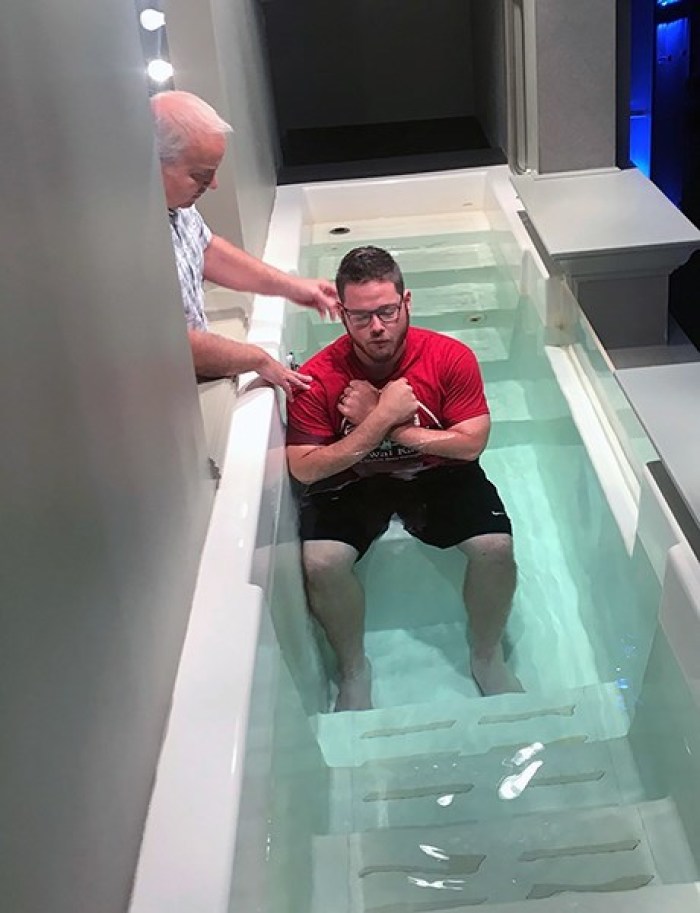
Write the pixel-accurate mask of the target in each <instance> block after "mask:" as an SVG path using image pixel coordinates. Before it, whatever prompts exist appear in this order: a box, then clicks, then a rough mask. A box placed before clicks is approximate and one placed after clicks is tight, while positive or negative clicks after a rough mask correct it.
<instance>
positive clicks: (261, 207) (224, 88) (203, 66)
mask: <svg viewBox="0 0 700 913" xmlns="http://www.w3.org/2000/svg"><path fill="white" fill-rule="evenodd" d="M166 28H167V30H168V43H169V46H170V56H171V60H172V62H173V66H174V67H175V84H176V86H177V88H178V89H186V90H188V91H190V92H195V93H196V94H198V95H201V96H202V97H203V98H205V99H206V100H207V101H208V102H209V103H210V104H212V105H214V107H215V108H216V109H217V111H219V113H220V114H221V116H222V117H223V118H224V119H225V120H227V121H229V123H231V124H232V126H233V127H234V133H233V136H231V137H229V142H228V151H227V153H226V157H225V158H224V161H223V163H222V166H221V169H220V170H219V188H218V190H216V191H211V192H210V193H208V194H206V196H204V197H203V198H202V200H201V203H200V204H198V208H199V209H200V210H201V212H202V214H203V215H204V217H205V218H206V219H207V221H208V222H209V223H210V225H211V227H212V228H213V229H214V230H215V231H217V232H219V233H220V234H223V235H224V236H225V237H227V238H228V239H229V240H230V241H233V242H234V243H235V244H238V245H242V246H244V247H245V248H246V250H248V251H249V253H252V254H255V255H256V256H260V255H261V254H262V252H263V250H264V247H265V241H266V239H267V228H268V225H269V222H270V214H271V212H272V206H273V204H274V199H275V188H276V184H277V178H276V158H277V150H278V143H277V134H276V129H275V124H274V113H273V106H272V93H271V89H270V86H269V83H268V72H267V61H266V56H265V51H264V47H263V44H262V38H261V22H260V11H259V9H258V4H257V2H256V0H198V2H197V3H193V2H192V0H170V2H169V3H168V9H167V23H166Z"/></svg>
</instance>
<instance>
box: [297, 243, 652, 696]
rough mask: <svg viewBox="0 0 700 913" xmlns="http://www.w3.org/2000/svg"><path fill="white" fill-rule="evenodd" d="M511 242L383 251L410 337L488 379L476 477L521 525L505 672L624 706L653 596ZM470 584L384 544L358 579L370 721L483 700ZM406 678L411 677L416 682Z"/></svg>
mask: <svg viewBox="0 0 700 913" xmlns="http://www.w3.org/2000/svg"><path fill="white" fill-rule="evenodd" d="M504 240H506V239H505V238H504V237H503V236H502V235H499V234H498V233H496V232H469V233H463V234H458V233H450V234H447V235H442V236H441V235H437V236H435V235H431V236H429V237H416V238H400V239H391V238H389V239H387V240H384V241H382V242H381V243H382V244H383V245H384V246H386V247H387V248H388V249H390V250H391V251H392V253H393V254H394V255H395V256H396V258H397V260H398V262H399V263H401V265H402V267H403V269H404V272H405V278H406V283H407V287H408V288H410V289H411V290H412V292H413V312H412V322H413V323H414V324H415V325H417V326H424V327H429V328H431V329H434V330H438V331H440V332H443V333H445V334H447V335H449V336H453V337H455V338H457V339H459V340H461V341H462V342H465V343H466V344H467V345H469V346H470V347H471V348H472V349H473V350H474V352H475V353H476V355H477V358H478V360H479V363H480V365H481V369H482V373H483V376H484V382H485V387H486V394H487V398H488V401H489V406H490V409H491V414H492V422H493V424H492V432H491V438H490V442H489V445H488V448H487V450H486V452H485V454H484V456H483V457H482V465H483V466H484V469H485V470H486V472H487V474H488V475H489V477H490V478H491V479H492V481H493V482H494V483H495V484H496V486H497V487H498V489H499V492H500V494H501V497H502V498H503V501H504V503H505V504H506V505H507V508H508V511H509V514H510V516H511V519H512V521H513V527H514V541H515V548H516V558H517V562H518V568H519V582H518V589H517V594H516V598H515V602H514V607H513V613H512V616H511V620H510V623H509V629H508V646H509V649H510V651H511V658H510V662H511V665H512V666H513V668H514V669H515V671H516V672H517V674H518V675H519V676H520V677H521V680H522V681H523V683H524V685H525V687H526V689H527V690H538V691H544V692H548V691H551V690H553V689H554V690H555V689H557V688H562V687H575V686H581V685H587V684H592V683H595V682H600V681H602V682H608V681H616V680H617V681H619V682H620V684H621V685H622V687H623V691H624V690H629V689H631V690H632V691H634V690H635V689H638V686H639V683H640V675H641V672H642V671H643V669H644V666H645V664H646V658H647V655H648V652H649V648H650V644H651V638H652V635H653V630H654V627H655V612H656V606H657V605H658V598H659V586H658V582H657V581H656V578H655V576H654V574H653V571H652V569H651V567H650V565H649V563H648V561H647V559H646V555H644V553H643V552H641V553H638V554H635V555H634V556H633V559H632V560H630V558H629V556H628V554H627V552H626V550H625V547H624V544H623V542H622V539H621V537H620V535H619V531H618V528H617V526H616V524H615V522H614V520H613V518H612V516H611V514H610V511H609V509H608V506H607V502H606V501H605V498H604V495H603V493H602V491H601V488H600V485H599V483H598V480H597V478H596V476H595V473H594V472H593V470H592V467H591V465H590V462H589V460H588V457H587V455H586V451H585V448H584V446H583V444H582V442H581V439H580V437H579V434H578V432H577V430H576V426H575V425H574V422H573V420H572V418H571V415H570V413H569V410H568V406H567V403H566V401H565V399H564V397H563V395H562V393H561V391H560V389H559V386H558V384H557V381H556V379H555V377H554V374H553V372H552V370H551V367H550V363H549V360H548V359H547V356H546V353H545V349H544V345H543V330H542V326H541V324H540V321H539V319H538V318H537V315H536V313H535V311H534V308H533V306H532V304H531V302H530V301H529V300H528V299H527V298H523V297H520V296H519V295H518V292H517V289H516V287H515V285H514V283H513V281H512V279H511V277H510V274H509V271H508V270H507V269H506V267H505V265H504V263H503V257H502V254H501V244H502V242H503V241H504ZM356 243H357V242H356V241H355V242H345V243H338V242H337V241H335V242H332V243H330V244H317V245H314V246H311V247H309V248H308V249H307V250H306V252H305V265H304V268H305V272H306V273H307V274H308V275H323V274H324V272H325V273H326V274H328V273H331V274H332V269H333V267H334V266H335V265H336V264H337V263H338V262H339V259H340V257H341V256H342V255H343V254H344V253H345V252H346V250H348V249H349V248H350V247H351V246H354V245H355V244H356ZM341 331H342V328H339V327H338V326H337V325H336V326H329V325H327V324H322V323H320V322H317V323H315V324H314V325H313V327H312V331H311V333H310V334H309V337H308V339H307V340H306V342H307V345H306V348H305V349H302V350H300V351H299V352H297V353H295V354H297V355H298V357H299V358H300V360H303V359H304V358H306V357H308V356H310V355H311V354H313V353H314V352H315V351H317V350H318V348H319V347H320V346H322V345H325V344H326V343H327V342H328V341H330V339H331V338H334V337H335V336H337V335H338V334H339V333H340V332H341ZM396 532H397V531H393V530H392V533H394V534H395V533H396ZM387 557H389V560H388V561H387ZM402 559H403V560H402ZM406 559H408V560H406ZM397 560H398V561H400V562H401V565H402V566H403V567H402V570H401V571H400V572H399V573H396V570H395V568H396V562H397ZM461 568H462V562H461V559H460V558H459V556H456V555H455V556H447V555H445V554H442V553H440V552H438V551H436V550H433V549H429V548H425V547H420V546H418V545H415V544H413V543H411V544H410V545H409V543H407V542H405V541H402V540H401V539H400V538H399V539H397V540H396V541H394V542H393V543H389V542H386V541H385V542H382V543H381V544H379V546H378V547H377V549H375V553H374V554H372V552H370V554H369V555H368V556H367V557H366V558H365V559H364V561H363V562H362V563H361V568H360V572H361V574H362V575H363V576H364V577H365V579H366V580H367V578H369V579H368V580H367V583H368V587H367V592H368V652H369V654H370V656H371V658H372V660H373V663H374V666H375V671H376V676H375V689H374V690H375V695H374V698H375V706H379V707H382V706H392V705H397V704H404V703H411V702H413V701H415V700H420V699H421V697H420V696H421V695H422V696H423V699H425V694H426V693H431V694H432V695H433V696H434V698H435V699H443V698H445V699H449V697H451V696H452V695H457V694H459V695H464V696H471V697H476V696H477V691H476V688H475V686H474V685H473V683H472V682H471V680H470V679H468V678H467V677H465V675H464V674H463V670H464V655H465V653H464V636H463V635H462V634H460V633H459V631H460V629H461V630H462V631H463V629H464V611H463V608H462V603H461V596H460V594H459V591H458V588H457V587H458V585H459V583H460V581H461V576H462V570H461ZM382 569H384V571H385V572H384V573H382ZM436 570H437V573H438V575H439V577H441V578H442V579H449V580H450V581H451V582H452V584H451V586H449V587H448V588H447V589H446V590H445V591H444V592H443V591H441V593H440V595H441V596H442V597H443V600H442V606H441V608H439V609H438V611H436V609H435V605H434V603H435V590H434V579H435V571H436ZM436 615H437V618H436V617H435V616H436ZM431 621H433V623H431ZM397 657H401V659H400V660H399V661H398V663H397V662H396V658H397ZM406 667H408V668H412V669H414V670H416V672H415V674H414V675H413V676H411V679H410V680H409V681H407V680H406V676H405V675H404V674H403V669H404V668H406ZM626 686H629V689H628V688H627V687H626Z"/></svg>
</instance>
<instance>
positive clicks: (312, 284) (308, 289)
mask: <svg viewBox="0 0 700 913" xmlns="http://www.w3.org/2000/svg"><path fill="white" fill-rule="evenodd" d="M288 297H289V299H290V300H291V301H293V302H294V303H295V304H300V305H301V306H302V307H309V308H313V309H314V310H315V311H318V313H319V314H320V315H321V316H322V317H331V318H333V317H337V316H338V305H339V304H340V302H339V301H338V293H337V292H336V290H335V285H334V284H333V283H332V282H329V281H328V280H327V279H296V280H295V282H294V288H293V289H292V292H291V294H289V295H288Z"/></svg>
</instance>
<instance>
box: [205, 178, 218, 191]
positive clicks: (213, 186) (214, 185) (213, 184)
mask: <svg viewBox="0 0 700 913" xmlns="http://www.w3.org/2000/svg"><path fill="white" fill-rule="evenodd" d="M218 186H219V182H218V181H217V179H216V175H214V177H213V178H212V179H211V184H210V185H209V187H208V189H209V190H216V188H217V187H218Z"/></svg>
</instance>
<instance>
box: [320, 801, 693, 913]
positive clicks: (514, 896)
mask: <svg viewBox="0 0 700 913" xmlns="http://www.w3.org/2000/svg"><path fill="white" fill-rule="evenodd" d="M317 852H318V853H319V856H318V857H316V853H317ZM314 854H315V858H318V859H320V858H323V859H324V860H325V868H324V869H323V870H321V869H318V868H316V869H315V874H314V877H315V880H317V881H318V884H315V891H314V893H315V896H316V898H317V899H321V898H322V897H323V895H324V891H325V890H326V889H325V888H324V879H325V877H326V876H332V877H333V878H335V879H338V878H341V873H344V876H345V878H344V880H343V883H347V884H348V885H349V892H348V897H347V904H348V905H347V906H345V907H343V906H342V905H337V906H336V907H334V908H333V913H335V911H336V910H337V911H338V913H342V911H343V910H347V911H348V913H389V911H392V908H393V909H394V910H395V911H396V913H398V911H399V910H402V909H403V910H408V911H410V910H430V909H435V910H440V909H445V908H446V907H448V906H450V905H453V904H454V905H460V906H465V907H467V906H468V905H471V904H478V905H480V906H481V905H484V906H486V908H488V909H491V905H492V904H501V903H509V904H510V903H517V902H522V901H525V900H528V901H530V902H533V903H534V901H536V900H539V899H542V898H546V897H548V896H552V897H558V898H560V899H561V898H562V897H565V896H569V895H570V894H572V895H573V896H576V897H579V898H580V894H584V895H585V894H587V893H588V892H590V891H593V892H597V891H607V892H609V894H610V893H614V894H615V901H611V898H610V896H608V903H609V904H610V906H609V907H608V908H606V909H610V910H613V909H615V910H617V909H618V908H617V906H613V904H614V903H615V904H616V902H617V897H618V892H620V894H621V893H623V892H624V891H627V890H632V889H637V890H641V889H642V888H644V887H646V886H648V885H656V884H660V883H675V882H690V881H694V880H695V879H696V878H697V871H696V867H695V864H694V861H693V859H692V856H691V854H690V851H689V849H688V845H687V842H686V839H685V834H684V832H683V830H682V828H681V826H680V822H679V820H678V817H677V812H676V809H675V806H674V805H673V802H672V801H671V800H668V799H665V800H659V801H656V802H649V803H643V804H640V805H636V806H635V805H633V806H628V807H625V808H619V807H613V808H597V809H589V810H583V811H577V812H573V813H572V812H569V811H564V812H558V813H551V814H537V815H522V816H516V817H514V818H512V819H510V820H508V821H490V822H483V821H482V822H479V823H478V824H474V825H469V824H462V825H456V826H447V827H430V826H423V827H411V828H396V829H393V830H386V831H370V832H367V833H358V834H350V835H348V836H345V837H333V836H331V837H319V838H317V839H316V841H315V846H314ZM637 896H639V897H641V894H639V893H638V894H637ZM511 909H512V908H511ZM555 909H561V907H559V908H556V907H555ZM637 909H639V908H637ZM659 909H661V908H659ZM528 910H534V908H532V907H530V906H529V905H528ZM314 913H320V911H319V910H318V908H315V910H314Z"/></svg>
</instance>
